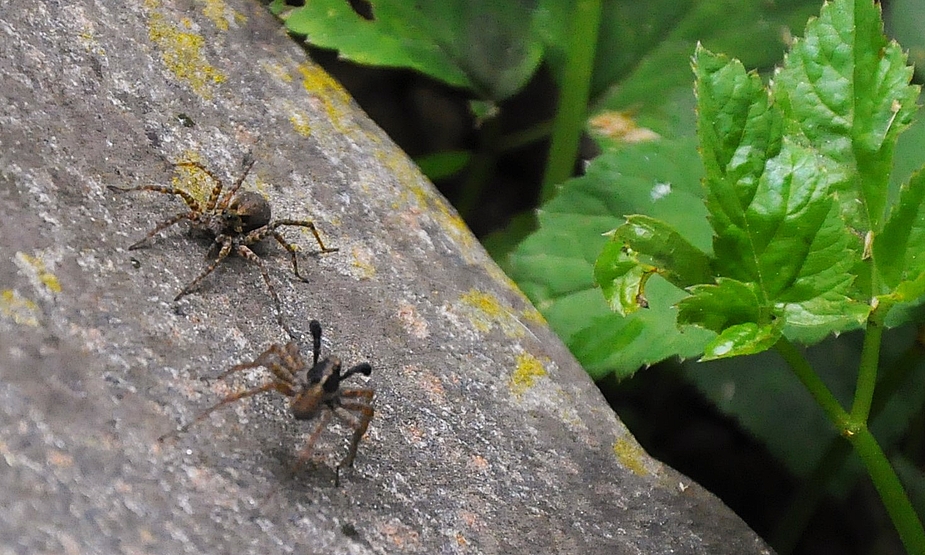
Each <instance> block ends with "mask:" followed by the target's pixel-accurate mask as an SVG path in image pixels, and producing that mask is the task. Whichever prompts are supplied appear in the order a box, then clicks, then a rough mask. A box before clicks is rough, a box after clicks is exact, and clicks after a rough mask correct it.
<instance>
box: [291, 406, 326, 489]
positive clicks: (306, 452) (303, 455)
mask: <svg viewBox="0 0 925 555" xmlns="http://www.w3.org/2000/svg"><path fill="white" fill-rule="evenodd" d="M330 421H331V411H324V412H323V413H322V414H321V419H320V420H319V421H318V426H316V427H315V431H314V432H312V435H311V436H309V438H308V441H307V442H306V443H305V447H303V448H302V450H301V451H299V459H298V460H297V461H296V463H295V465H293V467H292V473H293V474H295V473H296V472H298V470H299V469H300V468H302V465H303V464H305V463H306V462H308V459H309V457H311V456H312V451H314V449H315V442H316V441H318V438H319V437H321V432H323V431H324V429H325V427H326V426H327V425H328V422H330Z"/></svg>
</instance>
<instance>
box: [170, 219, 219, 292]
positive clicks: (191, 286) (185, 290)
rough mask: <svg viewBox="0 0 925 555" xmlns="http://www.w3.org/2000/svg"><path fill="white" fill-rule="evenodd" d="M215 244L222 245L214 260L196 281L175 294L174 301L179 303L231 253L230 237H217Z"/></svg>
mask: <svg viewBox="0 0 925 555" xmlns="http://www.w3.org/2000/svg"><path fill="white" fill-rule="evenodd" d="M215 242H216V243H221V244H222V250H220V251H218V256H217V257H216V258H215V260H213V261H212V262H210V263H209V265H208V266H206V269H205V270H203V271H202V273H201V274H199V275H198V276H196V279H194V280H193V281H191V282H190V283H189V284H188V285H187V286H186V287H184V288H183V290H182V291H180V292H179V293H178V294H177V296H176V297H174V298H173V300H174V301H179V300H180V299H182V298H183V297H184V296H185V295H187V294H188V293H189V292H190V291H192V290H193V288H194V287H196V286H197V285H199V282H200V281H202V280H203V279H205V277H206V276H207V275H209V274H211V273H212V271H213V270H215V267H216V266H218V263H219V262H221V261H222V260H224V259H225V258H226V257H227V256H228V254H229V253H230V252H231V245H232V240H231V237H228V236H227V235H219V236H218V237H216V238H215Z"/></svg>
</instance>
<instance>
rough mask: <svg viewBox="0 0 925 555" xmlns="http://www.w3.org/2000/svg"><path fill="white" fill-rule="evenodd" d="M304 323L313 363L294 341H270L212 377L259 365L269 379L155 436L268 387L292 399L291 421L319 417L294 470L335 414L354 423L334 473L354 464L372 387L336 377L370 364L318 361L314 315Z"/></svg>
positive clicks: (329, 359) (370, 411) (365, 372)
mask: <svg viewBox="0 0 925 555" xmlns="http://www.w3.org/2000/svg"><path fill="white" fill-rule="evenodd" d="M308 328H309V330H310V331H311V335H312V360H313V363H312V365H311V366H309V365H308V364H306V363H305V361H304V360H303V359H302V355H301V353H300V352H299V345H298V344H297V343H296V342H295V341H290V342H289V343H287V344H286V345H285V346H284V345H281V344H279V343H274V344H272V345H270V347H269V348H268V349H267V350H266V351H264V352H263V353H261V354H260V356H258V357H257V358H256V359H254V360H253V361H251V362H245V363H243V364H238V365H235V366H232V367H231V368H229V369H228V370H226V371H225V372H223V373H222V374H220V375H219V376H218V378H217V379H223V378H226V377H228V376H229V375H231V374H234V373H235V372H240V371H242V370H247V369H249V368H258V367H264V368H266V369H267V370H269V371H270V372H271V373H272V374H273V377H272V380H271V381H269V382H267V383H265V384H263V385H261V386H258V387H255V388H252V389H246V390H244V391H239V392H237V393H233V394H231V395H228V396H227V397H225V398H224V399H222V400H221V401H219V402H218V403H216V404H215V405H213V406H211V407H209V408H208V409H206V410H205V411H203V412H202V413H200V414H199V415H198V416H197V417H196V418H194V419H193V420H192V421H190V422H189V423H187V424H186V425H184V426H183V427H181V428H180V429H179V430H176V431H175V432H170V433H168V434H165V435H163V436H161V438H160V441H163V440H164V439H165V438H167V437H169V436H171V435H174V434H181V433H183V432H185V431H186V430H188V429H189V428H190V427H191V426H193V425H194V424H196V423H197V422H199V421H200V420H202V419H204V418H205V417H207V416H208V415H210V414H212V412H214V411H216V410H218V409H220V408H222V407H224V406H226V405H228V404H230V403H233V402H235V401H238V400H240V399H244V398H246V397H252V396H254V395H259V394H261V393H264V392H268V391H278V392H279V393H282V394H283V395H285V396H287V397H290V398H291V400H290V402H289V407H290V409H291V410H292V415H293V416H295V418H296V420H314V419H316V418H317V419H318V425H317V426H316V427H315V430H314V431H313V432H312V434H311V435H310V436H309V437H308V441H307V442H306V444H305V447H304V448H303V449H302V451H301V452H300V453H299V457H298V461H297V462H296V464H295V467H294V468H293V471H297V470H298V469H299V467H301V465H302V464H303V463H305V462H306V461H308V460H309V458H310V457H311V454H312V451H313V449H314V446H315V442H316V441H318V438H319V437H320V436H321V432H323V431H324V429H325V427H326V426H327V425H328V423H329V422H330V421H331V416H332V415H335V416H337V417H338V418H340V419H341V420H343V421H344V422H346V423H347V424H348V425H349V426H350V427H351V428H353V439H352V440H351V442H350V450H349V451H348V452H347V456H346V457H344V459H343V461H341V463H340V464H339V465H337V470H338V474H339V472H340V469H341V468H342V467H344V466H353V459H354V458H355V457H356V454H357V447H358V446H359V444H360V439H362V438H363V434H365V433H366V428H367V427H369V422H370V420H372V418H373V406H372V402H373V396H374V395H375V390H374V389H370V388H367V387H350V388H342V387H341V382H343V381H344V380H346V379H347V378H349V377H350V376H352V375H354V374H363V375H364V376H369V375H370V373H371V372H372V366H370V365H369V363H368V362H364V363H362V364H357V365H356V366H353V367H351V368H350V369H349V370H347V371H346V372H343V373H341V361H340V359H339V358H338V357H336V356H333V355H332V356H327V357H325V358H324V359H322V360H321V362H318V355H319V353H320V351H321V324H319V323H318V321H317V320H312V321H311V322H310V323H309V325H308ZM303 370H305V375H304V377H299V376H298V374H299V373H301V372H302V371H303ZM354 413H356V414H354Z"/></svg>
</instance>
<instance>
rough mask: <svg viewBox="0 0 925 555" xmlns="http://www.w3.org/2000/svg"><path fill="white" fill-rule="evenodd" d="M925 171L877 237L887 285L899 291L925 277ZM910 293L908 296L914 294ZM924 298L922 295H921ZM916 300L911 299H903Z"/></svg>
mask: <svg viewBox="0 0 925 555" xmlns="http://www.w3.org/2000/svg"><path fill="white" fill-rule="evenodd" d="M923 251H925V171H919V172H918V173H916V174H914V175H913V176H912V177H911V178H910V179H909V182H908V183H907V184H906V185H904V186H903V188H902V189H901V191H900V195H899V202H898V203H897V204H896V206H894V207H893V210H892V212H891V213H890V218H889V220H887V223H886V225H885V226H884V227H883V232H882V233H880V234H879V235H875V236H874V244H873V252H874V261H875V262H876V264H877V271H878V272H879V273H880V277H881V278H882V279H883V282H884V285H886V286H887V287H889V288H890V289H896V288H897V287H899V286H900V284H901V283H902V282H910V281H915V280H919V279H920V278H921V277H922V275H923V273H925V252H923ZM913 292H914V289H913V291H907V292H906V294H909V293H913ZM919 295H921V293H919ZM902 300H904V301H906V300H913V299H911V298H904V299H902Z"/></svg>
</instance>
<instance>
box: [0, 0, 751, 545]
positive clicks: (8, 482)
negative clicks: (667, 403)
mask: <svg viewBox="0 0 925 555" xmlns="http://www.w3.org/2000/svg"><path fill="white" fill-rule="evenodd" d="M247 152H250V153H251V154H252V155H253V157H254V158H255V159H256V160H257V164H256V166H255V168H254V171H253V172H252V174H251V177H250V178H249V179H248V181H247V182H246V183H245V187H247V188H249V189H256V190H258V191H260V192H261V193H262V194H264V195H266V196H267V197H268V198H269V199H270V201H271V203H272V205H273V207H274V210H275V214H276V215H277V216H279V217H293V218H313V219H314V220H315V221H316V222H317V224H318V226H319V228H320V230H321V233H322V234H323V236H324V238H325V239H326V240H327V241H328V242H330V243H331V244H332V245H335V246H337V247H339V248H340V251H339V252H337V253H333V254H327V255H318V254H317V253H316V252H315V251H316V246H315V244H314V242H313V241H312V240H311V236H310V235H309V234H307V233H300V232H299V231H298V230H287V231H285V234H286V235H287V237H289V238H290V239H291V240H292V241H294V242H295V243H297V244H298V245H300V246H301V248H302V250H301V252H300V253H299V256H300V259H301V262H302V267H303V272H304V273H305V275H306V276H307V277H308V278H309V283H304V282H300V281H298V280H296V279H294V278H293V276H292V274H291V273H290V272H289V268H288V260H287V258H286V253H285V252H284V251H283V250H282V249H281V248H280V247H279V245H277V244H275V243H273V244H269V243H268V244H267V245H266V246H265V248H263V251H262V252H263V257H264V259H265V260H266V261H267V264H268V267H269V268H270V274H271V279H272V280H273V281H274V283H276V286H277V288H278V290H279V293H280V295H281V297H282V299H283V303H284V310H285V313H286V316H287V318H288V319H289V321H290V323H291V324H292V325H293V327H294V328H296V329H297V330H299V331H301V332H302V333H306V332H307V328H308V325H307V322H308V320H309V319H310V318H317V319H319V320H321V322H322V323H323V324H324V326H325V329H326V341H325V352H326V353H327V352H333V353H336V354H338V355H340V356H341V357H342V358H343V359H344V360H345V362H346V363H348V364H353V363H357V362H360V361H365V360H368V361H370V362H371V363H372V365H373V367H374V372H373V375H372V376H371V377H370V378H369V379H368V380H365V379H361V380H359V381H361V382H365V383H366V384H368V385H369V386H371V387H374V388H376V390H377V399H376V410H377V413H376V417H375V419H374V420H373V423H372V426H371V427H370V430H369V432H368V435H367V437H366V438H365V440H364V441H363V442H362V443H361V445H360V451H359V456H358V457H357V461H356V465H355V467H354V468H353V469H349V470H347V471H345V472H343V473H342V476H341V484H340V486H339V487H335V485H334V483H333V479H334V472H333V470H332V468H333V465H335V464H336V463H337V461H338V460H340V457H342V456H343V454H344V451H345V449H346V443H347V437H348V435H349V434H348V430H346V429H344V428H343V427H336V426H335V427H333V428H332V429H331V430H330V431H329V432H328V433H327V434H326V435H325V436H324V439H323V441H322V442H321V444H320V445H319V447H318V449H317V451H316V455H315V458H314V460H313V461H312V463H310V464H308V465H306V467H305V468H303V469H302V470H301V471H300V472H298V473H293V472H292V470H291V468H292V465H293V462H294V461H295V460H296V456H297V453H298V452H299V449H300V448H301V447H302V445H303V444H304V440H305V436H306V434H307V432H308V431H309V430H310V428H311V427H310V425H308V424H306V423H304V422H296V421H295V420H294V419H292V418H291V417H290V416H289V414H288V413H287V411H286V408H287V405H286V404H285V400H284V399H283V398H282V397H281V396H270V395H267V396H264V397H257V398H254V399H251V400H248V401H242V402H240V403H238V404H235V405H233V406H232V407H230V408H228V409H226V410H224V411H220V412H217V413H215V414H214V415H212V417H210V418H208V419H206V420H205V421H203V422H202V423H200V424H199V425H197V426H195V427H193V428H192V429H191V430H190V431H189V432H188V433H186V434H183V435H181V436H179V437H178V438H176V439H175V440H173V441H168V442H166V443H159V442H158V441H157V438H158V437H159V436H160V435H161V434H164V433H166V432H169V431H170V430H173V429H175V428H176V426H178V424H179V423H182V422H186V421H188V419H189V418H190V417H191V416H193V415H195V414H196V413H197V412H198V411H200V410H202V409H204V408H205V407H208V406H209V405H211V404H212V403H214V402H216V401H217V400H218V399H220V398H221V397H222V396H223V395H225V394H227V393H228V392H229V391H232V390H233V389H234V388H240V387H244V386H245V385H246V384H254V383H258V382H259V380H260V377H261V375H260V374H259V372H253V373H250V374H247V375H244V376H241V377H239V378H238V379H235V380H231V381H230V382H228V383H224V382H221V381H215V380H207V379H203V378H209V377H214V376H216V375H217V374H219V373H220V372H222V371H223V370H224V369H226V368H228V367H229V366H230V365H233V364H235V363H238V362H241V361H245V360H250V359H252V358H253V357H254V356H256V355H257V354H258V353H259V352H261V351H262V350H263V349H265V348H266V347H267V346H268V345H269V344H270V343H272V342H276V341H283V340H284V339H285V337H284V335H283V333H282V332H281V330H280V329H279V327H278V326H277V325H276V322H275V318H274V313H273V307H272V304H271V301H270V298H269V296H268V294H267V292H266V290H265V288H264V284H263V281H262V279H261V277H260V274H259V272H258V271H257V269H256V268H255V267H254V266H253V265H251V264H249V263H248V262H247V261H244V260H242V259H239V258H234V259H230V260H229V261H228V262H226V263H223V264H222V265H221V266H220V267H219V269H218V270H217V271H216V272H215V273H214V274H213V275H212V276H210V277H209V278H207V279H206V280H205V281H204V282H203V284H202V286H201V287H200V288H199V289H198V290H197V291H195V292H194V293H193V294H191V295H189V296H187V297H185V298H183V299H182V300H180V301H179V302H174V301H173V300H172V299H173V297H174V295H175V294H176V293H177V292H178V291H179V290H180V288H181V287H182V286H183V285H184V284H186V283H187V282H188V281H189V280H191V279H192V278H193V277H194V276H195V275H196V274H197V273H198V272H199V271H200V269H201V268H203V266H204V265H205V264H206V262H207V259H206V254H207V251H208V243H207V242H203V241H202V240H201V239H199V238H196V237H190V236H189V235H188V234H186V233H184V232H183V231H182V230H180V229H177V228H174V229H172V230H171V231H169V232H167V233H164V234H163V235H161V236H159V237H158V238H157V240H155V241H154V242H153V243H152V244H151V245H150V246H149V247H148V248H145V249H141V250H136V251H131V252H129V251H128V250H127V247H128V246H129V245H131V244H132V243H133V242H135V241H136V240H138V239H139V238H141V237H142V236H143V235H144V233H145V232H146V231H147V230H149V229H151V227H152V226H153V225H154V223H155V222H156V221H159V220H161V219H163V218H165V217H166V216H168V215H170V214H172V213H175V212H176V211H178V210H179V208H181V207H182V203H180V202H179V200H178V199H176V198H172V197H167V196H164V195H158V194H155V193H129V194H124V195H118V194H114V193H113V192H111V191H110V190H108V189H107V186H109V185H116V186H122V187H133V186H138V185H141V184H169V183H171V180H173V179H176V178H177V173H175V171H174V168H173V166H172V165H171V163H170V162H174V161H178V160H189V159H199V160H201V161H202V162H203V163H204V164H206V165H207V166H208V167H210V168H212V169H213V170H214V172H215V173H216V174H217V175H219V176H221V177H223V178H224V179H225V180H226V181H231V180H233V179H234V178H235V177H236V176H237V175H238V172H239V170H240V167H241V162H242V160H243V158H244V155H245V153H247ZM200 181H201V180H197V179H180V180H179V183H180V184H181V185H183V186H190V187H194V188H195V187H196V186H197V185H201V183H200ZM199 194H202V193H201V192H200V193H199ZM0 489H2V491H3V508H2V510H0V553H17V554H18V553H23V554H25V553H29V554H32V553H55V554H61V553H80V554H87V553H171V554H179V553H260V554H269V553H299V554H306V553H325V554H331V553H428V554H432V553H616V554H624V553H625V554H630V553H730V554H732V553H735V554H743V553H767V552H768V549H767V548H766V547H765V546H764V544H763V543H762V542H761V541H760V540H759V539H758V538H757V537H756V536H755V535H754V534H753V533H752V532H751V531H750V530H749V529H748V528H747V527H746V526H745V525H744V524H743V523H742V522H741V521H740V520H739V519H738V518H737V517H736V516H735V515H733V514H732V513H731V512H730V511H729V510H728V509H726V508H725V507H724V506H723V505H722V504H721V503H720V502H719V501H718V500H717V499H715V498H714V497H713V496H711V495H710V494H708V493H707V492H705V491H703V490H702V489H701V488H700V487H699V486H697V485H696V484H692V483H691V482H690V480H688V479H687V478H685V477H684V476H682V475H680V474H678V473H676V472H674V471H673V470H671V469H669V468H667V467H665V466H663V465H662V464H660V463H658V462H657V461H654V460H652V459H650V458H649V457H648V456H647V455H646V454H645V453H644V452H643V451H642V450H641V449H640V448H639V447H638V445H637V444H636V442H635V440H634V439H633V438H632V437H631V436H630V434H629V433H628V432H627V430H626V429H625V428H624V427H623V425H622V424H621V423H620V422H619V421H618V420H617V419H616V417H615V416H614V415H613V413H612V412H611V411H610V409H609V408H608V407H607V405H606V404H605V402H604V400H603V399H602V397H601V396H600V394H599V393H598V392H597V390H596V389H595V388H594V386H593V384H592V383H591V382H590V381H589V379H588V378H587V377H586V375H585V374H584V372H583V371H582V369H581V368H580V367H579V366H578V364H577V363H576V362H575V361H574V360H573V359H572V357H571V356H570V354H569V353H568V352H567V350H566V349H565V348H564V346H563V345H562V344H561V343H560V342H559V340H558V339H556V337H555V336H554V335H553V334H552V333H551V332H550V331H549V329H547V327H546V326H545V325H544V323H543V322H542V319H541V318H540V317H539V315H538V313H537V312H536V310H535V309H534V308H533V307H531V306H530V305H529V303H528V302H527V301H526V300H525V299H524V298H523V296H522V295H521V294H520V293H518V292H517V291H516V289H515V288H514V287H513V286H512V285H511V284H510V283H509V282H508V281H507V280H506V278H505V277H504V276H503V275H502V274H501V272H500V271H499V270H498V268H497V267H496V266H495V265H494V264H493V263H492V262H491V260H490V259H489V258H488V256H487V255H486V254H485V252H484V251H483V250H482V249H481V247H480V246H479V245H478V243H477V242H476V241H475V240H474V238H473V237H472V236H471V235H470V234H469V232H468V231H467V230H466V228H465V226H464V225H463V224H462V222H461V221H460V220H459V218H458V217H457V216H456V214H455V213H454V212H453V210H452V209H451V208H449V207H448V206H447V204H446V203H445V201H444V200H443V199H442V198H441V197H440V196H439V195H438V194H437V193H436V192H434V190H433V189H432V187H431V186H430V185H429V184H428V183H427V182H426V181H425V180H424V179H423V178H422V177H421V176H420V175H419V174H418V172H417V171H416V169H415V168H414V167H413V165H412V164H411V163H410V162H409V161H408V159H407V158H406V157H405V156H404V155H403V154H402V153H401V152H399V151H398V150H397V149H396V148H395V146H394V145H393V144H392V143H391V142H390V141H389V140H388V138H387V137H386V136H385V135H384V134H383V133H382V132H381V131H380V130H379V129H378V128H376V127H375V125H373V124H372V123H371V122H369V121H368V119H367V118H366V117H365V116H364V115H363V114H362V112H360V111H359V110H358V108H357V107H356V106H355V105H353V104H352V103H351V101H350V99H349V98H348V96H347V95H346V94H345V93H344V92H343V90H342V89H341V88H340V87H339V86H338V85H337V84H335V83H334V82H333V81H331V80H330V79H329V78H328V77H327V76H326V75H325V74H324V73H323V72H322V71H321V70H320V69H318V68H317V67H316V66H315V65H313V64H312V62H311V61H309V60H306V59H305V58H304V54H303V53H302V51H301V50H300V49H299V48H298V47H297V46H296V45H295V44H293V43H292V42H291V41H290V40H289V39H288V38H287V37H286V35H285V34H284V33H283V32H282V31H281V30H280V29H279V26H278V23H277V22H276V21H275V20H274V19H273V18H272V17H271V16H270V15H268V14H267V13H266V12H265V9H264V7H263V6H262V5H261V4H259V3H256V2H245V1H244V0H240V1H234V2H228V3H224V2H222V1H221V0H210V1H190V2H184V1H180V0H177V1H168V0H162V1H159V0H146V1H144V2H141V1H139V2H125V3H122V2H107V1H103V0H98V1H93V0H74V1H71V2H51V1H38V2H36V1H34V0H33V1H21V0H0Z"/></svg>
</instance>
